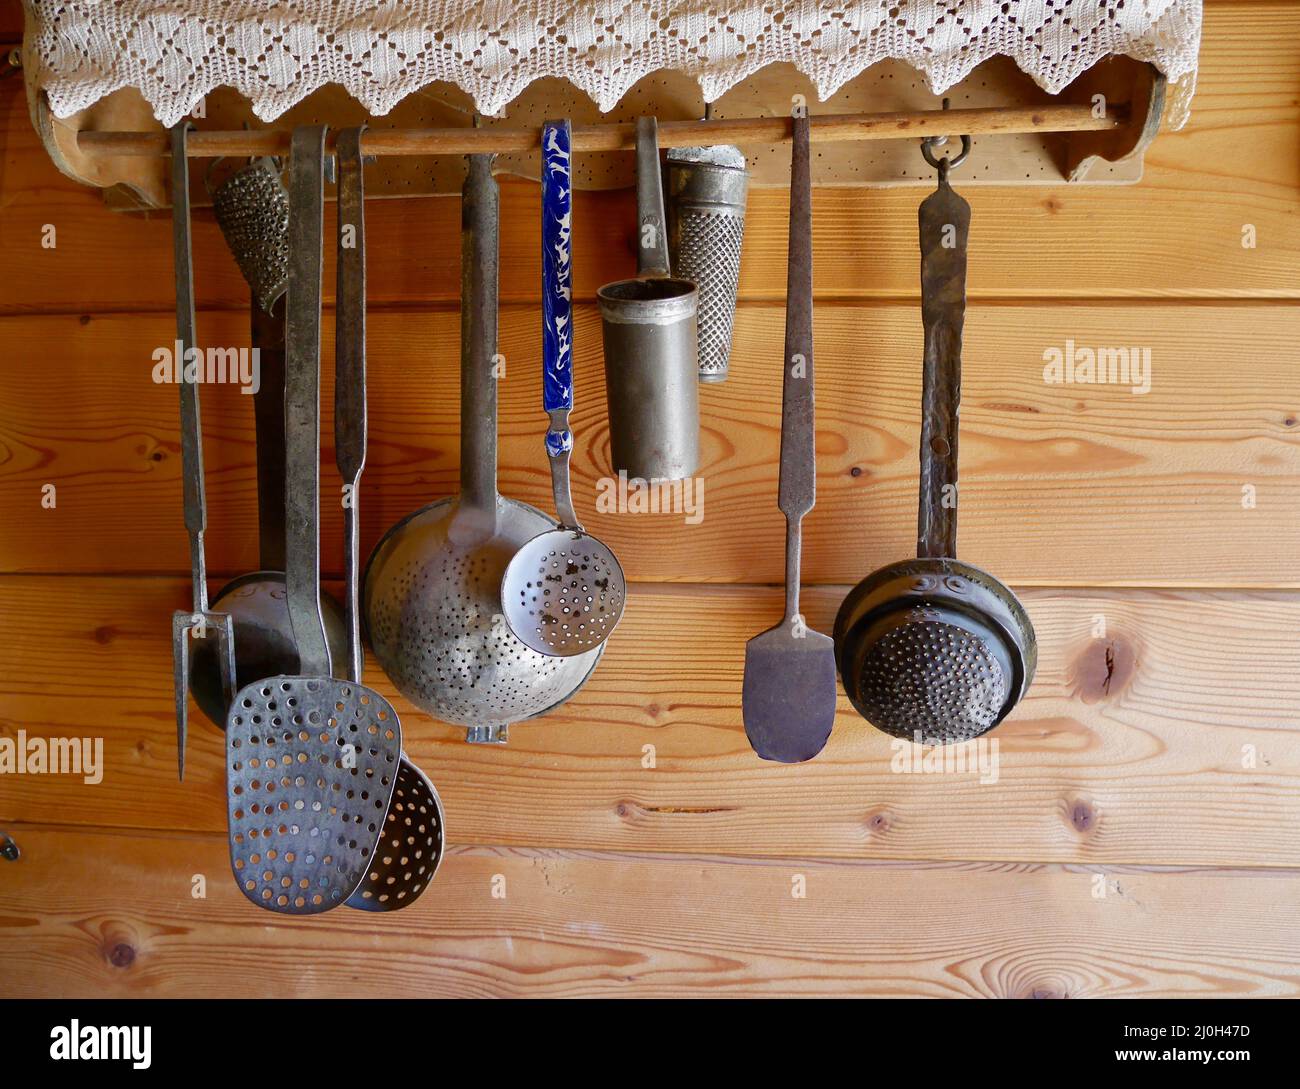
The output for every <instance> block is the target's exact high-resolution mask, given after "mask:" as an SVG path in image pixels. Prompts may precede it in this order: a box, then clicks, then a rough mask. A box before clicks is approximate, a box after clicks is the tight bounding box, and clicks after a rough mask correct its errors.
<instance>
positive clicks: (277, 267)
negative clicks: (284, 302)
mask: <svg viewBox="0 0 1300 1089" xmlns="http://www.w3.org/2000/svg"><path fill="white" fill-rule="evenodd" d="M212 210H213V212H215V213H216V217H217V224H218V225H219V226H220V227H221V233H222V234H223V235H224V236H225V239H226V245H227V246H229V247H230V252H231V253H232V254H234V257H235V261H236V263H238V265H239V271H240V272H242V273H243V274H244V279H245V280H247V281H248V286H249V287H250V288H252V291H253V297H254V298H255V299H257V301H258V303H259V305H260V306H261V307H262V309H263V310H265V311H266V312H267V313H268V314H269V313H270V312H271V309H272V308H273V307H274V306H275V304H276V301H277V300H278V299H279V298H280V296H281V295H283V294H284V291H285V286H286V285H287V283H288V278H289V244H288V237H289V234H288V232H289V194H288V193H287V192H286V191H285V188H284V183H283V182H282V181H281V180H280V174H279V171H278V170H276V167H275V163H274V160H272V159H256V160H254V161H253V162H251V163H249V164H248V165H247V166H245V167H243V168H241V169H240V170H238V171H237V172H236V173H234V174H232V175H231V176H230V177H229V178H227V179H226V180H225V181H224V182H222V183H221V185H219V186H218V187H217V189H216V190H215V191H214V192H213V194H212Z"/></svg>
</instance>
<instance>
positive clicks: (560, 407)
mask: <svg viewBox="0 0 1300 1089" xmlns="http://www.w3.org/2000/svg"><path fill="white" fill-rule="evenodd" d="M569 151H570V131H569V122H568V121H548V122H546V124H545V125H543V126H542V407H543V408H544V409H545V410H546V412H547V414H548V415H549V416H550V421H551V422H550V429H549V430H548V431H547V432H546V456H547V460H548V461H549V462H550V465H551V489H552V492H553V493H554V496H555V513H556V517H557V518H558V519H559V522H560V525H559V528H558V529H552V530H548V531H547V532H545V533H540V534H538V535H537V536H536V537H534V538H533V539H532V540H531V541H529V542H528V543H527V544H525V545H524V546H523V547H522V548H521V549H520V550H519V551H518V552H517V553H516V554H515V557H514V559H512V560H511V561H510V566H509V567H507V568H506V573H505V576H504V578H503V579H502V582H501V603H502V607H503V609H504V611H505V617H506V623H507V624H509V625H510V630H511V631H512V632H513V633H514V634H515V636H516V637H517V638H518V639H519V640H520V641H521V642H522V643H524V644H525V645H527V646H528V647H530V648H531V649H533V650H535V651H537V652H538V653H539V654H549V655H556V656H560V657H567V656H570V655H574V654H582V653H584V652H586V651H589V650H592V649H593V648H595V647H598V646H600V645H601V644H602V643H603V642H604V641H605V640H606V639H608V638H609V636H610V634H611V633H612V632H613V631H614V628H615V627H616V626H617V624H618V621H619V618H620V617H621V616H622V615H623V602H624V599H625V597H626V594H627V581H626V579H624V577H623V568H622V566H621V565H620V564H619V562H618V557H616V556H615V555H614V553H613V551H612V550H611V549H610V547H609V546H608V545H607V544H605V543H604V542H603V541H600V540H598V539H597V538H595V537H593V536H592V535H591V534H590V533H588V532H587V531H586V530H584V529H583V528H582V523H581V522H579V521H578V516H577V514H576V513H575V512H574V509H573V494H572V492H571V491H570V488H569V460H570V458H572V456H573V433H572V432H571V431H570V430H569V413H570V411H572V409H573V299H572V281H573V269H572V265H571V260H570V259H571V243H572V236H571V226H572V221H573V216H572V212H573V202H572V193H571V191H570V188H569Z"/></svg>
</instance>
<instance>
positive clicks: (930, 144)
mask: <svg viewBox="0 0 1300 1089" xmlns="http://www.w3.org/2000/svg"><path fill="white" fill-rule="evenodd" d="M951 101H952V100H951V99H948V98H945V99H944V100H943V108H944V109H945V110H946V109H948V107H949V105H950V104H951ZM947 142H948V137H946V136H923V137H921V155H922V156H923V157H924V158H925V161H926V162H927V163H929V164H930V165H931V166H932V167H934V169H935V170H937V171H939V176H940V178H946V177H947V176H948V171H949V170H952V169H953V168H954V167H958V166H961V164H962V163H964V162H965V161H966V158H967V156H969V155H970V149H971V138H970V137H969V136H963V137H962V138H961V151H960V153H959V154H957V155H942V156H938V157H936V156H935V154H934V150H933V149H934V148H936V147H939V146H940V145H942V144H946V143H947Z"/></svg>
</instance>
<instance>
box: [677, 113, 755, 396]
mask: <svg viewBox="0 0 1300 1089" xmlns="http://www.w3.org/2000/svg"><path fill="white" fill-rule="evenodd" d="M708 116H709V113H708V111H707V110H706V111H705V118H706V119H707V118H708ZM748 188H749V172H748V171H747V170H746V169H745V153H744V152H743V151H741V150H740V148H738V147H732V146H731V145H730V144H715V145H712V146H709V147H680V148H672V149H671V150H669V152H668V255H669V258H670V259H671V267H672V270H673V272H674V273H675V274H676V275H678V276H680V277H682V278H683V279H686V280H693V281H694V282H695V283H696V285H697V286H698V287H699V289H700V302H699V312H698V314H697V325H698V337H699V375H700V381H701V382H725V381H726V380H727V363H728V360H729V359H730V357H731V327H732V324H733V322H734V321H735V317H736V292H737V289H738V288H739V286H740V250H741V244H742V243H743V242H744V240H745V195H746V191H747V190H748Z"/></svg>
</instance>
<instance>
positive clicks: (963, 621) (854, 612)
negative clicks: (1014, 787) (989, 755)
mask: <svg viewBox="0 0 1300 1089" xmlns="http://www.w3.org/2000/svg"><path fill="white" fill-rule="evenodd" d="M835 651H836V660H837V664H838V665H839V669H840V677H841V679H842V681H843V683H844V691H845V694H846V695H847V696H848V697H849V701H850V702H851V703H852V704H853V706H854V707H855V708H856V709H857V711H858V713H859V714H861V715H862V716H863V718H865V719H867V721H868V722H870V723H871V724H872V725H873V726H875V727H877V728H878V729H880V730H883V731H884V732H885V733H887V734H892V735H893V736H895V737H902V738H907V739H908V740H918V735H919V740H921V741H923V742H924V743H926V744H948V743H952V742H958V741H969V740H970V739H971V738H974V737H978V736H979V735H980V734H983V733H987V732H988V731H989V730H991V729H993V727H995V726H996V725H997V724H998V723H1000V722H1001V721H1002V720H1003V719H1004V718H1005V717H1006V716H1007V714H1008V713H1010V711H1011V709H1012V708H1013V707H1014V706H1015V705H1016V704H1017V703H1018V702H1019V701H1020V698H1021V697H1022V696H1023V695H1024V693H1025V691H1026V690H1027V689H1028V687H1029V682H1030V681H1031V680H1032V679H1033V675H1034V668H1035V665H1036V662H1037V645H1036V643H1035V639H1034V629H1033V626H1032V624H1031V623H1030V621H1029V616H1028V614H1027V613H1026V612H1025V610H1024V607H1023V606H1022V605H1021V604H1020V602H1019V601H1018V600H1017V599H1016V597H1015V595H1014V594H1013V593H1012V592H1011V590H1010V589H1008V588H1007V587H1006V586H1004V585H1003V584H1002V583H1001V582H999V581H998V580H997V579H995V578H994V577H993V576H992V575H990V574H989V573H988V572H986V571H982V570H980V569H979V568H977V567H972V566H971V565H970V564H966V563H962V562H960V561H959V560H954V559H915V560H904V561H902V562H901V563H895V564H890V565H889V566H888V567H884V568H881V569H880V570H879V571H877V572H875V573H874V574H873V575H871V576H870V577H869V578H867V579H865V580H863V582H861V583H859V584H858V586H857V587H855V588H854V590H853V591H852V592H851V593H850V594H849V596H848V597H847V598H845V600H844V603H843V605H841V606H840V611H839V615H838V616H837V617H836V620H835Z"/></svg>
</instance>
